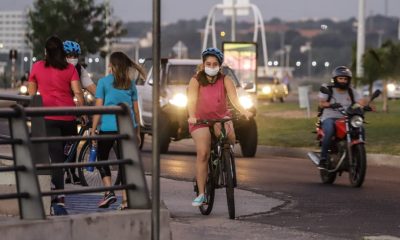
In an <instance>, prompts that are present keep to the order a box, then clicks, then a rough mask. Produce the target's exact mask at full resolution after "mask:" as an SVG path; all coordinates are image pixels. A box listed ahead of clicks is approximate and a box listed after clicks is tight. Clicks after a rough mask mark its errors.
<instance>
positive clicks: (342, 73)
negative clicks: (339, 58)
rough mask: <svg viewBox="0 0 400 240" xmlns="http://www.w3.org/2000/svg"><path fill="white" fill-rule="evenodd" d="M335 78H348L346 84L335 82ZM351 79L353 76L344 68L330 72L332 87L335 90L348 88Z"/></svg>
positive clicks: (340, 67)
mask: <svg viewBox="0 0 400 240" xmlns="http://www.w3.org/2000/svg"><path fill="white" fill-rule="evenodd" d="M337 77H347V78H348V80H347V83H345V84H344V83H339V82H338V81H337ZM352 77H353V74H352V73H351V70H350V69H349V68H348V67H346V66H339V67H336V68H335V69H334V70H333V72H332V79H333V85H334V87H336V88H340V89H347V88H349V86H350V82H351V78H352Z"/></svg>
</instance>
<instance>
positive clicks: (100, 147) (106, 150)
mask: <svg viewBox="0 0 400 240" xmlns="http://www.w3.org/2000/svg"><path fill="white" fill-rule="evenodd" d="M106 134H117V132H103V131H100V135H106ZM115 142H117V149H116V153H115V154H116V155H117V158H118V159H119V158H120V154H119V146H118V141H116V140H101V141H98V142H97V160H98V161H105V160H108V158H109V155H110V151H111V148H112V147H113V145H114V143H115ZM97 169H98V170H99V172H100V175H101V178H104V177H111V170H110V166H108V165H106V166H100V167H97Z"/></svg>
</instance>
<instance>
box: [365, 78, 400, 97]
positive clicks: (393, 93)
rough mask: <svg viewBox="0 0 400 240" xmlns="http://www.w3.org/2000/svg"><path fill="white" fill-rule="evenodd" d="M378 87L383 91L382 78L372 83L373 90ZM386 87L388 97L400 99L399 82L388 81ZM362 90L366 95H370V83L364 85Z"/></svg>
mask: <svg viewBox="0 0 400 240" xmlns="http://www.w3.org/2000/svg"><path fill="white" fill-rule="evenodd" d="M378 89H379V90H381V91H383V81H382V80H377V81H374V83H373V84H372V92H374V91H375V90H378ZM386 89H387V97H388V99H400V84H399V83H398V82H388V83H387V84H386ZM361 91H362V95H363V96H364V97H367V96H369V85H364V86H362V90H361Z"/></svg>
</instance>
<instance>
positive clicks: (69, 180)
mask: <svg viewBox="0 0 400 240" xmlns="http://www.w3.org/2000/svg"><path fill="white" fill-rule="evenodd" d="M70 183H71V177H69V176H68V177H67V178H66V179H65V184H70Z"/></svg>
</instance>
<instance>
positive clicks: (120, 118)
mask: <svg viewBox="0 0 400 240" xmlns="http://www.w3.org/2000/svg"><path fill="white" fill-rule="evenodd" d="M28 98H29V97H28ZM0 99H4V98H2V96H1V95H0ZM7 100H14V101H16V99H7ZM93 114H116V117H117V125H118V130H119V131H118V134H113V135H98V136H57V137H54V136H53V137H48V136H46V134H45V128H44V120H43V116H61V115H63V116H66V115H75V116H80V115H93ZM0 118H7V119H8V120H9V125H10V137H9V138H7V137H5V136H0V144H11V145H12V152H13V154H12V157H9V156H0V158H2V159H9V160H14V164H13V166H6V167H4V166H3V167H0V173H1V172H6V171H14V172H15V176H16V187H17V192H16V193H9V194H0V200H2V199H15V198H17V199H18V203H19V210H20V211H19V212H20V218H21V219H45V211H44V207H43V202H42V196H51V195H59V194H80V193H92V192H102V191H110V190H122V189H125V190H126V193H127V194H126V195H127V203H128V208H136V209H149V208H150V197H149V192H148V188H147V184H146V180H145V175H144V169H143V164H142V161H141V158H140V155H139V150H138V147H137V139H136V134H135V130H134V127H133V124H132V122H133V121H132V116H131V111H130V109H129V107H128V106H127V105H126V104H121V105H120V106H113V107H23V106H22V105H19V104H17V105H13V106H11V107H9V108H2V109H0ZM28 118H32V119H36V122H33V121H32V132H31V134H30V133H29V131H28V126H27V120H28ZM36 125H38V126H40V127H38V128H40V129H41V131H37V129H36V133H35V134H34V130H35V128H36ZM106 139H108V140H110V139H115V140H119V141H120V146H121V147H120V150H121V154H120V156H121V158H122V159H118V160H111V161H110V160H109V161H101V162H91V163H50V162H49V152H48V151H47V149H43V148H42V149H40V148H39V150H38V148H37V145H40V144H43V143H45V144H47V143H48V142H50V141H51V142H53V141H81V140H85V141H90V140H106ZM134 146H135V147H134ZM104 165H124V167H122V168H121V169H122V176H124V178H125V179H123V181H122V183H123V184H122V185H119V186H110V187H95V188H87V187H85V188H84V189H73V190H53V191H45V192H41V191H40V187H39V183H38V178H37V173H38V171H45V170H47V171H48V170H52V169H55V168H69V167H88V166H96V167H97V166H104Z"/></svg>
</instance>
